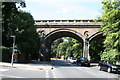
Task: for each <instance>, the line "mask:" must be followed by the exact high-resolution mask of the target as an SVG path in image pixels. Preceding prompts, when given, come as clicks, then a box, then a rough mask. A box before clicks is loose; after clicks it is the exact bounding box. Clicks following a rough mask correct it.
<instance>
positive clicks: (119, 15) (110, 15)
mask: <svg viewBox="0 0 120 80" xmlns="http://www.w3.org/2000/svg"><path fill="white" fill-rule="evenodd" d="M102 4H103V15H102V16H101V17H99V18H98V19H99V20H100V21H102V23H103V25H102V26H101V29H100V31H103V32H105V33H104V36H106V39H105V41H104V44H105V45H104V46H105V47H106V49H105V51H104V53H103V54H102V56H101V57H104V56H106V57H108V58H107V59H110V60H113V61H115V60H116V56H118V55H120V54H119V53H120V1H119V0H114V1H110V0H105V1H103V2H102ZM109 56H111V57H109Z"/></svg>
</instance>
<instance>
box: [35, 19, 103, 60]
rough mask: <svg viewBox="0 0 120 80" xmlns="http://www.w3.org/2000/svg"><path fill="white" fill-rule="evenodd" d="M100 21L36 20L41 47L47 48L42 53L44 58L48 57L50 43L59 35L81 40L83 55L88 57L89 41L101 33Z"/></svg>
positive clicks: (47, 58) (59, 36)
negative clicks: (45, 51)
mask: <svg viewBox="0 0 120 80" xmlns="http://www.w3.org/2000/svg"><path fill="white" fill-rule="evenodd" d="M101 25H102V23H101V22H95V21H93V20H36V21H35V26H36V27H37V29H36V31H37V32H38V33H39V34H40V37H41V41H42V44H41V47H42V48H43V49H44V50H45V49H48V53H47V54H45V53H44V54H43V55H44V57H45V60H46V61H48V60H49V59H50V57H49V56H50V54H51V44H52V42H53V41H54V40H56V39H58V38H61V37H72V38H75V39H76V40H78V41H80V42H82V45H83V57H86V58H88V59H90V54H89V43H90V41H92V40H93V39H94V38H95V37H97V36H98V35H100V34H102V33H101V32H100V31H99V30H98V29H99V28H100V26H101Z"/></svg>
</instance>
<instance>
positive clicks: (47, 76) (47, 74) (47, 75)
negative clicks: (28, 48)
mask: <svg viewBox="0 0 120 80" xmlns="http://www.w3.org/2000/svg"><path fill="white" fill-rule="evenodd" d="M46 78H49V73H48V70H46Z"/></svg>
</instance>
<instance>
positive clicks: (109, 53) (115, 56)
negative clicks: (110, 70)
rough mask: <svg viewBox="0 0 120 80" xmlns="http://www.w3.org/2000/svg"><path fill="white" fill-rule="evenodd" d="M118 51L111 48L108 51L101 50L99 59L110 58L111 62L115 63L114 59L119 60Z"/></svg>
mask: <svg viewBox="0 0 120 80" xmlns="http://www.w3.org/2000/svg"><path fill="white" fill-rule="evenodd" d="M119 56H120V52H118V51H117V50H116V49H111V50H110V51H107V52H103V53H102V54H101V59H103V60H110V62H111V63H113V64H115V63H116V61H119Z"/></svg>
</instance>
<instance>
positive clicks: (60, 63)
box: [51, 60, 97, 68]
mask: <svg viewBox="0 0 120 80" xmlns="http://www.w3.org/2000/svg"><path fill="white" fill-rule="evenodd" d="M51 65H52V66H54V67H56V68H57V67H87V66H79V65H77V64H76V63H70V62H68V61H65V60H52V61H51ZM95 66H97V64H91V66H90V67H95Z"/></svg>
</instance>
